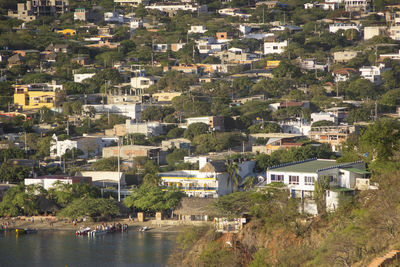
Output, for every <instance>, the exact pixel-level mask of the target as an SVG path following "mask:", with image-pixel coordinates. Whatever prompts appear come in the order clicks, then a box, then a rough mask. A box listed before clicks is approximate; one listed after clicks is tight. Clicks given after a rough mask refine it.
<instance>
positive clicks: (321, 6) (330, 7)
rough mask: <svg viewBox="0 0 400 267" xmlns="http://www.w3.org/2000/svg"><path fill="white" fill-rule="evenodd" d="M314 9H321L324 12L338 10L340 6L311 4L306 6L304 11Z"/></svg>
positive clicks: (329, 3)
mask: <svg viewBox="0 0 400 267" xmlns="http://www.w3.org/2000/svg"><path fill="white" fill-rule="evenodd" d="M312 8H321V9H323V10H336V9H337V8H338V4H337V3H335V2H325V3H318V2H310V3H305V4H304V9H312Z"/></svg>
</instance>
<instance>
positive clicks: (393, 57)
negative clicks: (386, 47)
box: [379, 50, 400, 62]
mask: <svg viewBox="0 0 400 267" xmlns="http://www.w3.org/2000/svg"><path fill="white" fill-rule="evenodd" d="M386 58H388V59H391V60H400V50H399V52H398V53H393V54H380V55H379V61H380V62H383V61H384V60H385V59H386Z"/></svg>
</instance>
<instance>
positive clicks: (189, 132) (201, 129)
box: [183, 122, 209, 140]
mask: <svg viewBox="0 0 400 267" xmlns="http://www.w3.org/2000/svg"><path fill="white" fill-rule="evenodd" d="M208 129H209V127H208V125H207V124H205V123H202V122H196V123H192V124H190V125H189V126H188V127H187V129H186V130H185V132H184V133H183V136H184V137H185V138H187V139H190V140H193V138H195V137H196V136H198V135H201V134H205V133H207V132H208Z"/></svg>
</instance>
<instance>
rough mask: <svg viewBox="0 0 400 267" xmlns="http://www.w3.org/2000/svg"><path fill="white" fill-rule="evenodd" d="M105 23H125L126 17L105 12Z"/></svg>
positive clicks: (116, 13)
mask: <svg viewBox="0 0 400 267" xmlns="http://www.w3.org/2000/svg"><path fill="white" fill-rule="evenodd" d="M104 21H105V22H117V23H124V15H121V14H119V13H118V12H105V13H104Z"/></svg>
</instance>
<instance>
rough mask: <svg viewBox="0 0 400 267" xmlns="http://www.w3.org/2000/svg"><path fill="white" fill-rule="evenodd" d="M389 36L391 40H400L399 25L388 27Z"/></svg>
mask: <svg viewBox="0 0 400 267" xmlns="http://www.w3.org/2000/svg"><path fill="white" fill-rule="evenodd" d="M389 37H390V38H392V39H393V40H396V41H400V26H393V27H390V28H389Z"/></svg>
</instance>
